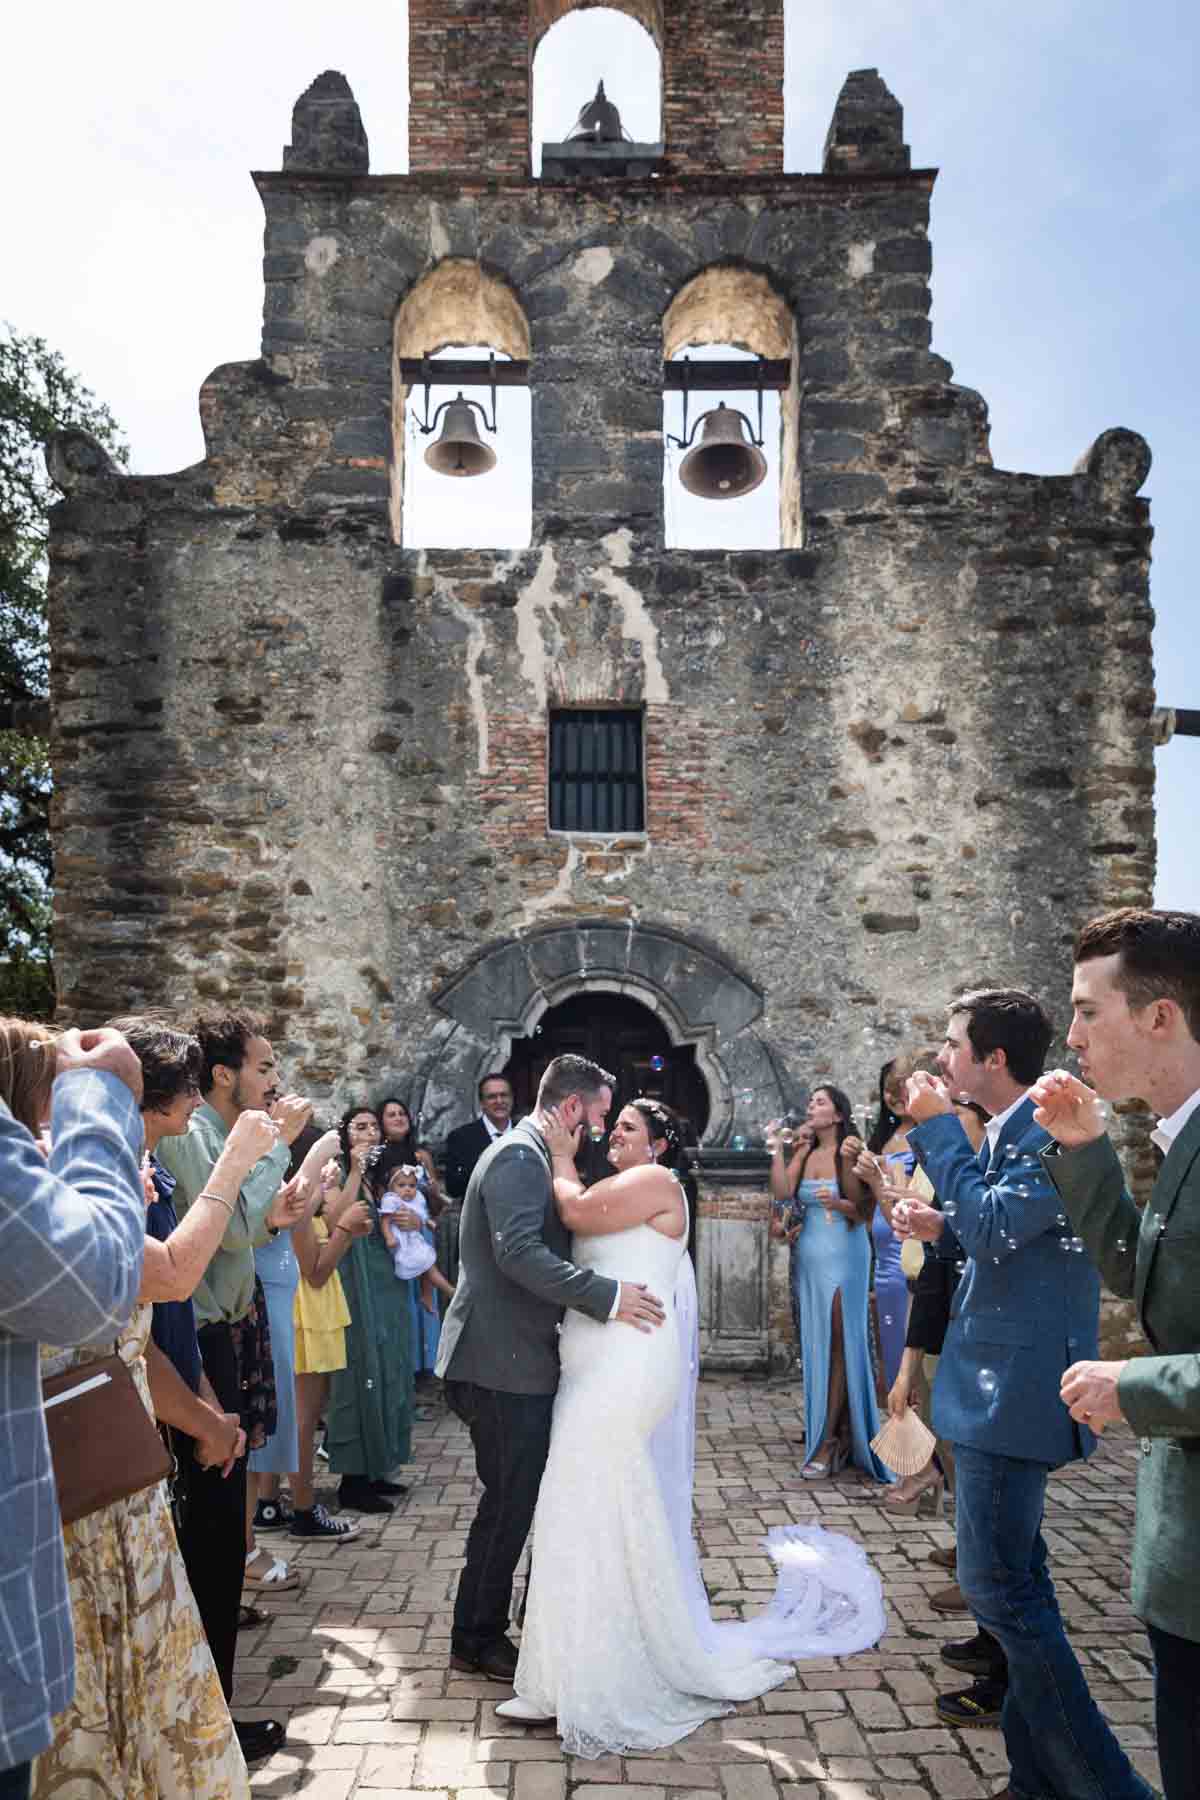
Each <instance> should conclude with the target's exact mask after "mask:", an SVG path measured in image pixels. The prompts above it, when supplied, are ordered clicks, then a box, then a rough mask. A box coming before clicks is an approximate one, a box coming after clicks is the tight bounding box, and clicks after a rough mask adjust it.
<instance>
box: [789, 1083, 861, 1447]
mask: <svg viewBox="0 0 1200 1800" xmlns="http://www.w3.org/2000/svg"><path fill="white" fill-rule="evenodd" d="M853 1134H854V1125H853V1120H852V1119H851V1116H850V1102H849V1100H848V1099H847V1098H846V1096H845V1094H844V1093H843V1092H842V1091H841V1089H840V1088H836V1087H831V1086H828V1085H822V1086H820V1087H816V1088H814V1089H813V1091H812V1094H811V1096H810V1098H809V1102H808V1110H807V1115H806V1119H805V1123H804V1125H803V1126H801V1128H800V1131H799V1133H798V1134H797V1140H796V1146H795V1150H794V1153H793V1155H792V1156H791V1158H790V1159H789V1160H787V1161H785V1158H784V1146H783V1144H782V1143H781V1142H780V1141H779V1140H778V1139H777V1140H776V1143H775V1149H774V1153H773V1155H772V1158H771V1172H770V1186H771V1196H772V1200H773V1201H774V1203H775V1204H774V1207H773V1209H772V1222H771V1230H772V1233H773V1235H775V1236H777V1237H782V1238H783V1239H784V1241H785V1242H786V1243H788V1244H789V1245H790V1247H791V1253H792V1254H791V1280H792V1283H793V1286H794V1289H795V1295H796V1311H797V1312H798V1314H799V1317H800V1324H801V1332H802V1338H801V1358H802V1361H803V1364H804V1439H805V1450H806V1457H805V1462H804V1465H803V1467H802V1468H801V1471H800V1473H801V1475H802V1476H803V1477H804V1478H805V1480H806V1481H817V1480H822V1479H824V1478H825V1477H827V1476H830V1475H836V1474H837V1472H838V1470H839V1469H841V1468H842V1466H843V1464H844V1463H845V1462H846V1461H847V1459H848V1458H850V1457H852V1458H853V1460H854V1463H855V1465H856V1466H857V1467H858V1468H860V1469H865V1470H866V1471H867V1473H868V1474H870V1475H873V1476H875V1478H876V1479H877V1480H879V1481H888V1480H890V1479H891V1477H890V1475H889V1473H888V1471H887V1470H886V1469H885V1468H884V1466H883V1464H882V1463H881V1462H880V1461H879V1459H878V1457H877V1456H876V1455H875V1452H874V1451H873V1450H872V1449H871V1439H872V1438H873V1437H874V1436H875V1434H876V1432H877V1431H878V1430H879V1405H878V1401H877V1399H876V1395H875V1381H874V1376H873V1373H872V1369H871V1349H870V1341H869V1337H868V1330H867V1300H868V1284H869V1282H870V1273H871V1247H870V1242H869V1240H868V1237H867V1232H866V1228H865V1224H864V1218H865V1213H866V1207H867V1204H868V1196H867V1193H866V1190H865V1188H864V1187H863V1185H862V1183H861V1181H860V1180H859V1179H858V1177H857V1175H855V1173H854V1169H853V1163H854V1161H855V1160H857V1156H858V1153H859V1150H860V1149H861V1141H860V1140H855V1142H854V1143H852V1144H851V1145H850V1149H849V1152H848V1153H846V1154H844V1153H843V1152H844V1151H845V1149H846V1140H847V1139H848V1138H853Z"/></svg>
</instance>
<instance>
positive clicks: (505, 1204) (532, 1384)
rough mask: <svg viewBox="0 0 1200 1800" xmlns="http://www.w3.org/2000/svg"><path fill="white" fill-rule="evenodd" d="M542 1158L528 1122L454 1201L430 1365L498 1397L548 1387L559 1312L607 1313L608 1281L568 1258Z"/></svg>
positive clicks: (552, 1382)
mask: <svg viewBox="0 0 1200 1800" xmlns="http://www.w3.org/2000/svg"><path fill="white" fill-rule="evenodd" d="M570 1249H571V1234H570V1232H569V1231H568V1230H567V1228H566V1226H565V1225H564V1224H563V1222H562V1220H561V1219H560V1218H559V1216H558V1209H557V1207H556V1206H555V1204H554V1190H553V1186H552V1182H551V1170H550V1158H549V1155H548V1154H547V1151H546V1145H545V1143H544V1141H543V1139H542V1136H541V1133H540V1132H538V1131H537V1130H535V1129H534V1126H533V1125H532V1123H531V1122H530V1121H529V1120H528V1119H522V1120H521V1122H520V1124H519V1125H514V1126H513V1129H512V1130H511V1131H510V1132H508V1133H506V1135H505V1136H504V1137H501V1138H497V1139H496V1141H495V1143H493V1144H492V1145H491V1147H490V1148H489V1149H487V1150H485V1151H484V1153H483V1155H482V1156H481V1157H480V1159H479V1161H478V1162H477V1163H476V1165H475V1169H474V1173H473V1174H472V1176H471V1180H470V1182H469V1183H468V1186H467V1194H466V1199H465V1200H464V1201H463V1209H462V1224H461V1228H460V1235H459V1256H460V1258H461V1263H460V1268H459V1276H458V1286H457V1288H456V1289H455V1293H454V1298H453V1300H452V1301H451V1302H450V1310H449V1311H448V1312H447V1314H446V1317H445V1319H444V1320H443V1322H442V1336H441V1343H440V1346H439V1349H438V1359H437V1372H438V1374H439V1375H440V1376H441V1377H442V1378H443V1380H445V1381H473V1382H474V1383H475V1384H476V1386H477V1387H485V1388H494V1389H496V1390H497V1391H498V1392H500V1393H504V1394H552V1393H554V1391H555V1389H556V1388H557V1387H558V1327H559V1323H560V1321H561V1319H562V1316H563V1312H564V1309H565V1308H566V1307H568V1306H575V1307H578V1308H579V1310H580V1311H581V1312H585V1313H587V1314H588V1315H589V1316H590V1317H591V1318H593V1319H598V1320H603V1319H607V1318H608V1317H609V1316H610V1314H611V1312H612V1309H613V1303H614V1301H615V1300H616V1297H617V1288H618V1285H619V1284H618V1283H617V1282H615V1281H611V1280H609V1278H608V1277H607V1276H605V1275H596V1274H593V1272H592V1271H591V1270H590V1269H577V1268H576V1267H575V1264H574V1263H573V1262H571V1261H569V1255H570Z"/></svg>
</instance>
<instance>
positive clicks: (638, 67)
mask: <svg viewBox="0 0 1200 1800" xmlns="http://www.w3.org/2000/svg"><path fill="white" fill-rule="evenodd" d="M662 42H663V23H662V6H661V4H655V3H654V0H646V3H642V0H630V4H628V5H625V4H621V3H620V0H617V4H615V5H614V4H611V3H610V4H607V5H598V4H596V0H535V3H534V4H533V5H532V6H531V7H530V11H529V59H530V73H529V94H530V108H529V136H530V144H529V156H530V167H531V169H532V171H533V173H534V175H540V174H542V173H543V168H542V146H543V144H551V145H563V144H568V143H570V142H571V141H572V140H574V141H575V142H576V143H578V142H579V141H580V140H581V139H582V138H584V137H586V138H588V139H589V140H596V141H602V142H607V143H608V144H610V145H612V146H613V147H614V148H615V147H616V146H619V145H620V144H621V143H633V144H634V145H639V146H642V147H643V148H649V147H650V146H655V147H657V146H658V144H659V143H660V141H661V139H662V131H663V127H662V118H663V65H662ZM602 83H603V86H604V93H603V95H601V96H599V99H600V102H601V104H600V105H599V106H597V105H596V104H595V103H596V101H597V98H598V95H597V89H598V88H599V86H600V84H602ZM614 111H615V118H614Z"/></svg>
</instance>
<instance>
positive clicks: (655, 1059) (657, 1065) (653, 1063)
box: [650, 1056, 667, 1075]
mask: <svg viewBox="0 0 1200 1800" xmlns="http://www.w3.org/2000/svg"><path fill="white" fill-rule="evenodd" d="M666 1066H667V1059H666V1057H665V1056H652V1057H651V1058H650V1067H651V1068H652V1069H653V1070H654V1073H655V1074H656V1075H658V1074H660V1073H661V1072H662V1070H663V1069H665V1068H666Z"/></svg>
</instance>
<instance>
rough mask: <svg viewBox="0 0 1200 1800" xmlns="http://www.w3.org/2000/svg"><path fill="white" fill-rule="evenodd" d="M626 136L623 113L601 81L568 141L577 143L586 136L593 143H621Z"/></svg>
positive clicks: (575, 124)
mask: <svg viewBox="0 0 1200 1800" xmlns="http://www.w3.org/2000/svg"><path fill="white" fill-rule="evenodd" d="M624 136H625V131H624V127H623V126H622V124H621V115H620V113H619V112H618V111H617V109H616V107H615V106H614V105H613V103H612V101H611V100H610V99H609V98H608V96H607V94H606V93H605V92H604V83H603V82H602V81H601V82H600V83H599V84H598V85H597V88H596V95H595V98H594V99H592V100H589V101H588V103H587V105H586V106H585V107H584V109H583V111H582V112H581V113H580V115H579V117H578V118H577V119H576V121H575V123H574V125H573V126H572V128H571V135H570V137H569V138H568V140H567V141H568V143H571V144H577V143H578V142H579V141H580V139H581V138H586V139H587V140H588V141H589V142H590V143H593V144H619V143H620V142H621V140H622V139H623V138H624Z"/></svg>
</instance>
